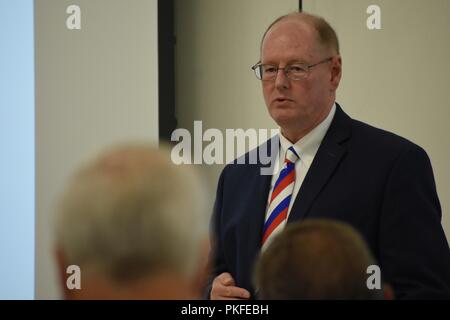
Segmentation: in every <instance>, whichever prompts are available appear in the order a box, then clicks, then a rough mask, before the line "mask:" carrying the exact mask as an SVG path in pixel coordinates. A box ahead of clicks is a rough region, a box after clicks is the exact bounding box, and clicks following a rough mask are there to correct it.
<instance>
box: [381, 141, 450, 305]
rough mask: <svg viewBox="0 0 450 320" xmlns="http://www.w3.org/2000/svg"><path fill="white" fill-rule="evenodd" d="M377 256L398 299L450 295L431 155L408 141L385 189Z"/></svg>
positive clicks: (448, 254)
mask: <svg viewBox="0 0 450 320" xmlns="http://www.w3.org/2000/svg"><path fill="white" fill-rule="evenodd" d="M378 239H379V248H380V249H379V250H380V252H379V257H380V261H379V262H380V265H381V270H382V273H383V275H384V276H385V280H386V281H387V282H391V285H392V286H393V287H394V288H395V294H396V298H400V299H401V298H409V299H414V298H449V297H450V251H449V246H448V243H447V240H446V238H445V234H444V231H443V229H442V226H441V207H440V204H439V199H438V196H437V192H436V186H435V181H434V177H433V172H432V168H431V163H430V160H429V158H428V156H427V154H426V152H425V151H424V150H423V149H422V148H420V147H418V146H416V145H412V146H410V147H408V149H407V150H406V151H404V152H403V153H402V154H401V155H400V156H399V158H398V159H397V161H396V163H395V165H394V166H393V168H392V171H391V173H390V176H389V179H388V182H387V186H386V189H385V195H384V201H383V207H382V214H381V217H380V229H379V238H378Z"/></svg>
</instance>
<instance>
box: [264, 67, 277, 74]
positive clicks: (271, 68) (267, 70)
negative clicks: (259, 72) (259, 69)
mask: <svg viewBox="0 0 450 320" xmlns="http://www.w3.org/2000/svg"><path fill="white" fill-rule="evenodd" d="M264 72H265V73H276V72H277V68H275V67H272V66H267V67H265V68H264Z"/></svg>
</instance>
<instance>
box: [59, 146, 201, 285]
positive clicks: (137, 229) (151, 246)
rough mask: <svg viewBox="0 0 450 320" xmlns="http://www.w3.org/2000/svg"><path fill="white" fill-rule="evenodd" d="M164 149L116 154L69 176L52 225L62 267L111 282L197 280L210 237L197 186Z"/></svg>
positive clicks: (121, 150)
mask: <svg viewBox="0 0 450 320" xmlns="http://www.w3.org/2000/svg"><path fill="white" fill-rule="evenodd" d="M162 149H164V148H159V149H158V148H153V147H148V146H144V145H131V146H130V145H128V146H123V147H118V148H114V149H112V150H109V151H107V152H105V153H104V154H102V155H101V156H100V157H99V158H98V159H96V160H95V161H93V162H91V163H89V164H87V165H86V166H85V167H83V168H81V170H80V171H78V172H77V173H76V174H75V176H74V177H73V179H72V180H71V182H70V184H69V186H68V188H67V190H66V191H65V193H64V195H63V197H62V199H61V202H60V205H59V207H58V212H57V217H56V221H55V222H56V245H57V247H58V249H59V251H61V252H62V254H63V256H64V258H65V262H66V263H67V264H68V265H71V264H74V265H78V266H80V268H81V269H82V270H83V272H84V274H86V273H93V274H98V275H102V276H106V277H108V278H109V279H111V280H113V281H116V282H127V281H129V280H135V279H139V278H141V277H146V276H149V275H152V274H153V273H158V272H161V271H164V272H167V271H168V272H175V273H177V274H178V275H182V276H186V277H190V276H192V275H193V274H194V273H195V271H196V268H197V267H198V266H197V265H196V264H197V263H198V261H199V255H200V247H201V242H202V241H203V240H204V239H205V237H206V236H207V231H208V230H207V228H208V225H207V223H206V221H207V216H206V214H205V212H206V211H205V209H206V205H205V202H204V201H203V200H202V199H203V197H204V195H203V194H202V186H201V184H200V182H199V179H198V177H197V176H196V175H195V173H194V172H193V171H192V169H190V168H189V167H187V166H176V165H174V164H173V163H172V162H171V161H170V153H169V152H168V151H167V150H165V149H164V150H162Z"/></svg>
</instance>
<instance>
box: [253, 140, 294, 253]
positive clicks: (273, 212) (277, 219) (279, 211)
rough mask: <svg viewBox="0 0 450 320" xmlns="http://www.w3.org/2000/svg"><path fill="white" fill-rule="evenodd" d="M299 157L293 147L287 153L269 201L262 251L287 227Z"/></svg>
mask: <svg viewBox="0 0 450 320" xmlns="http://www.w3.org/2000/svg"><path fill="white" fill-rule="evenodd" d="M298 159H299V156H298V154H297V152H296V151H295V149H294V148H293V147H292V146H291V147H290V148H289V149H288V150H287V151H286V158H285V160H284V166H283V169H282V170H281V171H280V174H279V176H278V179H277V181H276V182H275V185H274V186H273V190H272V194H271V196H270V201H269V209H268V210H267V212H268V213H269V214H268V215H267V216H266V222H265V223H264V229H263V239H262V249H263V250H264V248H265V247H266V246H267V245H268V243H269V242H270V241H268V240H269V239H270V238H272V237H273V236H275V235H276V234H278V233H279V232H280V231H282V230H283V228H284V226H285V225H286V220H287V219H286V218H287V216H288V210H289V204H290V202H291V198H292V192H293V191H294V183H295V162H296V161H297V160H298Z"/></svg>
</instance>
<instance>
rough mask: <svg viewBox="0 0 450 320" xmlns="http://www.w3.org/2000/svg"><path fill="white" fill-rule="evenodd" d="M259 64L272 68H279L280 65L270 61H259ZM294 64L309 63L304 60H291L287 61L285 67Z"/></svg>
mask: <svg viewBox="0 0 450 320" xmlns="http://www.w3.org/2000/svg"><path fill="white" fill-rule="evenodd" d="M259 63H261V64H270V65H274V66H279V65H280V63H278V62H274V61H272V60H268V61H265V62H262V60H260V61H259ZM296 63H297V64H308V63H309V62H307V61H305V60H302V59H291V60H288V62H287V63H286V65H291V64H296Z"/></svg>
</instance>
